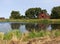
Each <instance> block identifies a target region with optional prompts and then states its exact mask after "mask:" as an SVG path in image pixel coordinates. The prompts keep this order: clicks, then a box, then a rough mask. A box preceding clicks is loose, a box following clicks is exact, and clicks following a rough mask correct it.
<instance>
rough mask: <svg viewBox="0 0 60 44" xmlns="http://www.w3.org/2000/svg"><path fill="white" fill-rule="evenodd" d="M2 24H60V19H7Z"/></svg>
mask: <svg viewBox="0 0 60 44" xmlns="http://www.w3.org/2000/svg"><path fill="white" fill-rule="evenodd" d="M0 22H25V23H45V24H46V23H54V24H55V23H56V24H60V19H5V20H0Z"/></svg>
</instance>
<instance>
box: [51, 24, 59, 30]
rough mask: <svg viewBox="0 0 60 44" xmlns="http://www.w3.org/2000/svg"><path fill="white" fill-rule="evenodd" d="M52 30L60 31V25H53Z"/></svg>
mask: <svg viewBox="0 0 60 44" xmlns="http://www.w3.org/2000/svg"><path fill="white" fill-rule="evenodd" d="M51 27H52V29H60V24H51Z"/></svg>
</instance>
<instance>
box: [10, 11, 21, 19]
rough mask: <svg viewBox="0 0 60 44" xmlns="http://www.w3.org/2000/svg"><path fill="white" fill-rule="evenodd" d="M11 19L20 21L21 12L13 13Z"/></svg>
mask: <svg viewBox="0 0 60 44" xmlns="http://www.w3.org/2000/svg"><path fill="white" fill-rule="evenodd" d="M10 19H20V13H19V11H12V12H11V16H10Z"/></svg>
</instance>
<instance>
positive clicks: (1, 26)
mask: <svg viewBox="0 0 60 44" xmlns="http://www.w3.org/2000/svg"><path fill="white" fill-rule="evenodd" d="M15 29H18V30H20V31H21V32H27V31H28V32H31V31H34V30H36V31H38V32H39V31H40V30H44V31H45V30H53V29H60V24H38V23H12V22H11V23H9V22H7V23H6V22H5V23H0V32H4V33H6V32H9V31H10V30H15Z"/></svg>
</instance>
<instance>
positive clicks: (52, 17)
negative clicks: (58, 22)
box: [51, 6, 60, 19]
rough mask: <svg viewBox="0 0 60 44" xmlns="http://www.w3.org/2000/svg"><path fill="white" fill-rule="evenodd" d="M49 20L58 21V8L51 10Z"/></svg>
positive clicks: (59, 10) (59, 16) (59, 12)
mask: <svg viewBox="0 0 60 44" xmlns="http://www.w3.org/2000/svg"><path fill="white" fill-rule="evenodd" d="M51 19H60V6H57V7H54V8H53V9H52V12H51Z"/></svg>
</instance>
